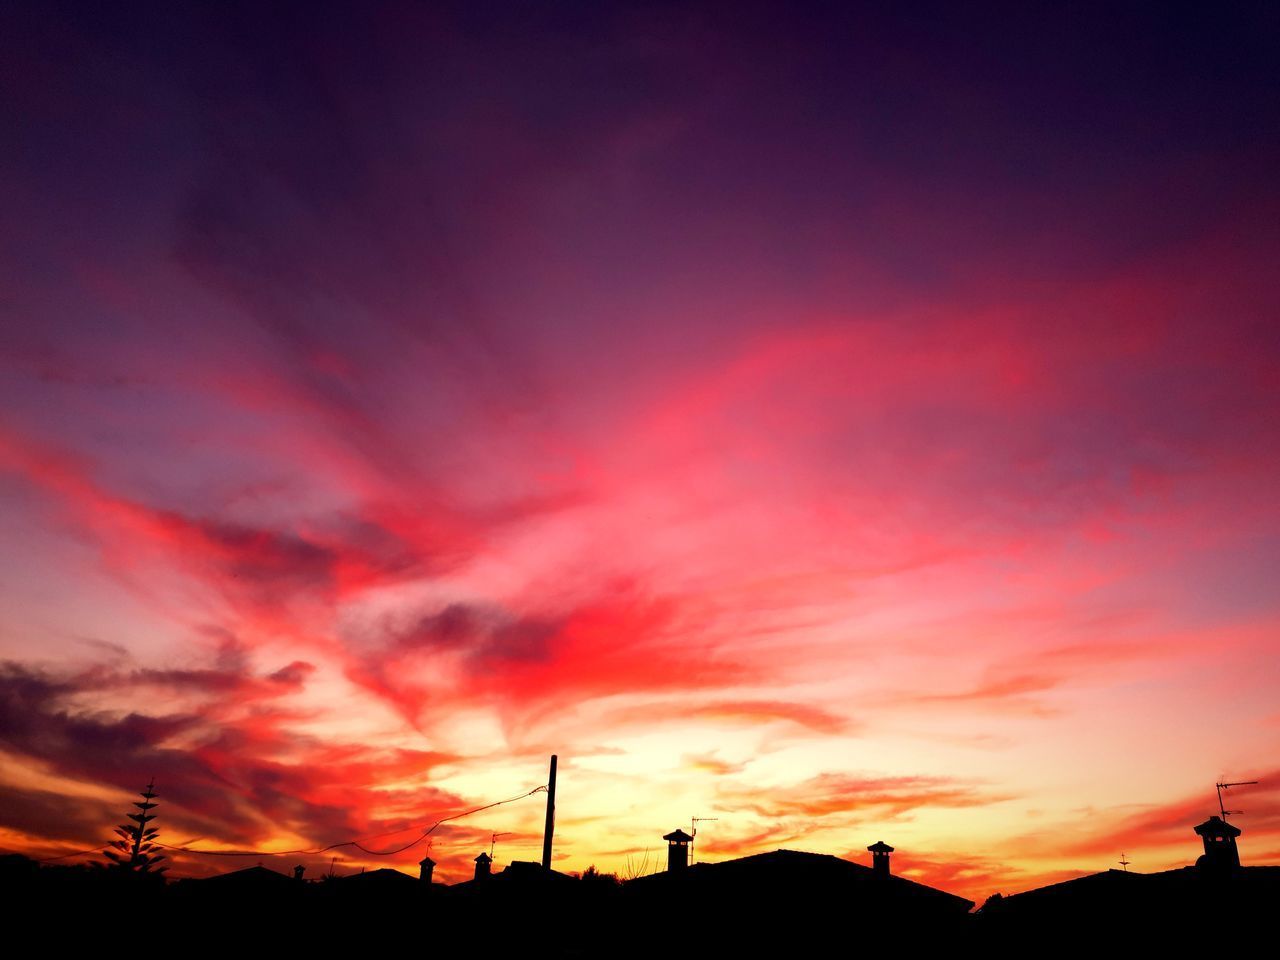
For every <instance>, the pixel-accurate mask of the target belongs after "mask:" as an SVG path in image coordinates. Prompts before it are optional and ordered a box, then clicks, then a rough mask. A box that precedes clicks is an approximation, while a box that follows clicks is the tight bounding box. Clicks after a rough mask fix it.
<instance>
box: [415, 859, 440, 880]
mask: <svg viewBox="0 0 1280 960" xmlns="http://www.w3.org/2000/svg"><path fill="white" fill-rule="evenodd" d="M435 869H436V862H435V861H434V860H432V859H431V858H430V857H423V858H422V859H421V860H419V861H418V879H419V880H421V881H422V882H423V883H425V884H426V885H427V886H428V887H430V886H431V874H432V873H434V872H435Z"/></svg>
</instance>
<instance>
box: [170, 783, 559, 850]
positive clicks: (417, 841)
mask: <svg viewBox="0 0 1280 960" xmlns="http://www.w3.org/2000/svg"><path fill="white" fill-rule="evenodd" d="M546 789H547V787H546V784H543V785H542V786H539V787H534V788H533V789H532V790H530V791H529V792H528V793H522V794H520V795H519V796H518V797H508V798H507V799H506V800H496V801H494V802H493V803H486V804H485V805H484V806H482V807H476V808H475V809H473V810H466V811H464V812H462V813H455V814H453V816H450V817H442V818H441V819H439V820H437V821H436V822H435V823H433V824H432V825H431V826H430V827H428V828H427V829H426V830H424V831H423V832H422V834H421V835H420V836H418V837H417V838H416V839H414V840H411V841H410V842H409V843H406V844H405V845H404V846H401V847H396V848H395V849H394V850H370V849H369V848H368V847H366V846H364V845H363V844H362V843H361V842H360V840H344V841H342V842H341V843H331V844H329V846H327V847H320V848H318V849H314V850H193V849H192V848H191V847H176V846H169V845H168V844H166V843H162V844H159V846H162V847H164V848H165V849H166V850H178V851H181V852H182V853H194V854H198V855H199V856H203V857H294V856H318V855H319V854H322V853H328V852H329V851H330V850H337V849H338V848H339V847H355V848H356V849H357V850H360V851H362V852H364V853H366V854H368V855H369V856H371V857H390V856H394V855H395V854H397V853H403V852H404V851H406V850H408V849H409V848H410V847H416V846H417V845H418V844H420V843H421V842H422V841H423V840H425V839H427V837H429V836H431V834H432V832H433V831H434V830H435V829H436V827H438V826H440V825H441V824H442V823H448V822H449V821H451V820H461V819H462V818H463V817H469V816H471V815H472V814H475V813H481V812H483V811H485V810H492V809H493V808H494V807H500V806H502V805H503V804H507V803H515V802H516V801H517V800H523V799H524V798H525V797H532V796H533V795H534V794H535V793H542V792H543V791H544V790H546ZM403 832H404V831H403V830H397V831H393V832H392V833H380V834H376V835H374V836H372V837H362V838H360V839H362V840H377V839H378V838H379V837H390V836H394V835H395V834H396V833H403Z"/></svg>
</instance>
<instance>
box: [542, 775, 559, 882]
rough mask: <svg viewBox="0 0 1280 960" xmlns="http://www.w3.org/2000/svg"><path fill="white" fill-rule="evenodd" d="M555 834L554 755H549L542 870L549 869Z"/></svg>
mask: <svg viewBox="0 0 1280 960" xmlns="http://www.w3.org/2000/svg"><path fill="white" fill-rule="evenodd" d="M555 832H556V755H555V754H554V753H553V754H552V755H551V773H550V775H549V776H548V777H547V824H546V826H545V827H543V829H542V868H543V869H544V870H550V869H551V838H552V836H553V835H554V834H555Z"/></svg>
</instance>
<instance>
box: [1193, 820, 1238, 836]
mask: <svg viewBox="0 0 1280 960" xmlns="http://www.w3.org/2000/svg"><path fill="white" fill-rule="evenodd" d="M1194 829H1195V831H1196V833H1198V834H1199V835H1200V836H1202V837H1238V836H1240V828H1239V827H1237V826H1235V825H1234V824H1230V823H1227V821H1225V820H1223V819H1222V818H1221V817H1219V816H1212V817H1210V818H1209V819H1208V820H1206V821H1205V822H1204V823H1202V824H1200V825H1198V826H1196V827H1195V828H1194Z"/></svg>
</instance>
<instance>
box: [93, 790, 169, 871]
mask: <svg viewBox="0 0 1280 960" xmlns="http://www.w3.org/2000/svg"><path fill="white" fill-rule="evenodd" d="M155 786H156V782H155V780H154V779H152V781H151V782H150V783H148V784H147V789H146V790H143V791H142V800H141V801H138V800H135V801H133V805H134V806H135V807H137V808H138V810H139V812H138V813H131V814H129V815H128V816H129V819H130V820H132V821H134V823H133V824H127V823H125V824H121V825H120V826H118V827H116V833H117V834H118V835H119V839H117V840H112V841H111V843H110V844H109V845H108V846H107V849H106V850H104V851H102V853H103V856H105V857H106V858H107V859H108V860H110V861H111V863H109V864H107V868H108V869H114V870H120V871H123V872H127V873H131V874H144V873H145V874H152V875H159V874H162V873H164V871H165V870H167V869H169V868H168V867H160V866H157V864H158V863H159V862H160V861H161V860H163V859H164V854H163V853H160V847H159V846H158V845H157V844H156V843H155V842H154V841H155V837H156V834H157V833H159V832H160V831H159V830H157V829H156V828H155V827H148V826H147V824H148V823H150V822H151V821H152V820H154V819H155V818H156V814H154V813H152V812H151V811H152V810H154V809H155V808H156V807H158V806H159V804H157V803H153V802H152V801H153V800H154V799H155V798H156V797H157V796H158V794H157V793H156V792H155Z"/></svg>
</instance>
